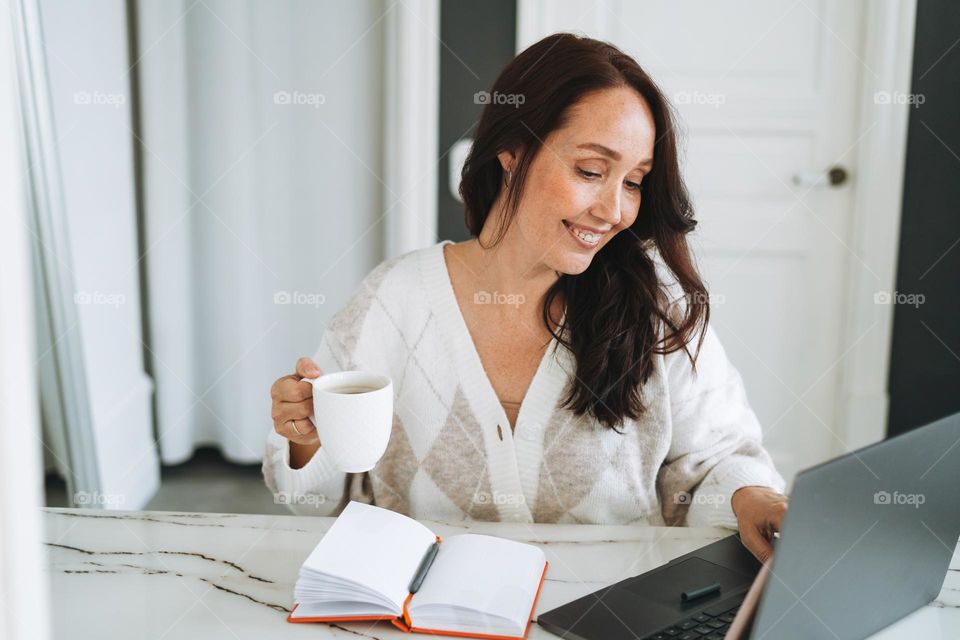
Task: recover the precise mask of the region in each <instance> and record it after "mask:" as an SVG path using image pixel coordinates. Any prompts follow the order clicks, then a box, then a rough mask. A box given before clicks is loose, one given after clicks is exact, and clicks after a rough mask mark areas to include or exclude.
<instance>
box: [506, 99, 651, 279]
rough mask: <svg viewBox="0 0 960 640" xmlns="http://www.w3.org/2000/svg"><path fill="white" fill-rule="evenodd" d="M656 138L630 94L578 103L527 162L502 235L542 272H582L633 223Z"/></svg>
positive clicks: (509, 162)
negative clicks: (511, 220)
mask: <svg viewBox="0 0 960 640" xmlns="http://www.w3.org/2000/svg"><path fill="white" fill-rule="evenodd" d="M655 137H656V130H655V127H654V122H653V114H652V113H651V111H650V108H649V107H648V106H647V103H646V101H645V100H644V99H643V98H642V97H641V96H640V94H638V93H637V92H636V91H634V90H633V89H631V88H626V87H622V88H617V89H607V90H604V91H600V92H596V93H593V94H590V95H588V96H586V97H584V98H583V99H582V100H580V102H578V103H577V104H576V105H574V106H573V107H572V108H571V110H570V114H569V121H568V123H567V125H566V126H565V127H564V128H562V129H558V130H556V131H554V132H553V133H552V134H550V136H549V137H548V138H547V139H546V140H545V141H544V144H543V145H542V147H541V149H540V150H539V152H538V153H537V155H536V157H535V158H534V160H533V162H532V163H531V165H530V169H529V173H528V176H527V184H526V187H525V188H524V195H523V198H522V199H521V201H520V205H519V208H518V211H517V217H516V219H515V220H514V224H515V228H511V229H510V230H509V231H508V235H509V234H514V235H515V236H517V238H516V239H517V240H519V241H520V242H522V243H523V244H524V245H525V247H524V252H525V253H526V252H527V251H529V252H530V253H528V254H527V255H533V256H535V257H539V259H538V260H537V262H539V263H541V264H542V265H544V266H546V267H548V268H549V269H551V270H553V271H556V272H560V273H564V274H570V275H576V274H578V273H582V272H583V271H585V270H586V269H587V267H589V266H590V261H591V260H593V256H594V255H595V254H596V253H597V252H598V251H600V250H601V249H602V248H603V247H604V245H606V244H607V243H608V242H610V240H611V239H612V238H613V236H615V235H616V234H618V233H620V232H622V231H623V230H624V229H626V228H628V227H629V226H630V225H632V224H633V222H634V220H636V218H637V214H638V212H639V210H640V197H641V194H640V188H639V185H640V181H641V180H642V179H643V177H644V176H645V175H646V174H647V173H649V171H650V169H651V168H652V165H653V143H654V140H655ZM499 159H500V162H501V164H502V165H503V166H504V167H505V168H512V167H513V166H514V159H513V158H512V157H511V154H510V153H508V152H503V153H501V154H500V158H499Z"/></svg>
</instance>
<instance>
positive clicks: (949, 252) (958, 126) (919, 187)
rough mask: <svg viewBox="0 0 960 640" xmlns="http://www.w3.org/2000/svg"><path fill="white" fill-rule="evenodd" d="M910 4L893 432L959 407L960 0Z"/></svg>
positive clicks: (889, 430)
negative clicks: (913, 101)
mask: <svg viewBox="0 0 960 640" xmlns="http://www.w3.org/2000/svg"><path fill="white" fill-rule="evenodd" d="M917 5H918V7H917V28H916V36H915V37H916V40H915V42H916V44H915V45H914V59H913V80H912V83H911V84H912V87H913V88H912V93H913V95H914V96H917V97H919V96H922V97H923V99H922V104H919V105H918V106H916V107H913V108H911V109H910V124H909V133H908V138H907V161H906V171H905V174H904V192H903V216H902V221H901V223H900V224H901V227H900V253H899V258H898V266H897V293H898V294H899V295H900V296H901V297H903V298H905V299H906V300H907V301H908V302H906V303H900V304H896V305H895V307H894V309H895V311H894V320H893V344H892V347H891V354H890V378H889V391H890V416H889V421H888V424H887V433H888V435H890V436H893V435H897V434H899V433H903V432H904V431H908V430H910V429H912V428H914V427H917V426H920V425H923V424H926V423H927V422H931V421H933V420H935V419H937V418H940V417H943V416H945V415H949V414H951V413H955V412H957V411H960V119H958V118H957V114H958V113H960V45H957V36H958V35H960V4H957V3H956V2H955V1H952V0H929V1H925V2H918V3H917ZM917 102H919V100H917ZM911 294H913V298H912V300H913V302H912V303H910V302H909V300H911V298H910V295H911ZM920 296H922V302H921V298H920Z"/></svg>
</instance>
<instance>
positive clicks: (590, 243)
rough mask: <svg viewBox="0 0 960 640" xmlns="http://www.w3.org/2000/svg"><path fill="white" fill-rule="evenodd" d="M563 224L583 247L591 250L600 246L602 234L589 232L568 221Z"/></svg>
mask: <svg viewBox="0 0 960 640" xmlns="http://www.w3.org/2000/svg"><path fill="white" fill-rule="evenodd" d="M562 222H563V226H565V227H566V228H567V231H568V232H570V235H571V236H573V237H574V238H575V239H576V240H577V241H578V242H579V243H580V244H581V245H582V246H584V247H588V248H589V247H595V246H597V245H598V244H600V238H602V237H603V234H602V233H594V232H591V231H587V230H585V229H583V228H581V227H578V226H576V225H574V224H572V223H570V222H568V221H566V220H562Z"/></svg>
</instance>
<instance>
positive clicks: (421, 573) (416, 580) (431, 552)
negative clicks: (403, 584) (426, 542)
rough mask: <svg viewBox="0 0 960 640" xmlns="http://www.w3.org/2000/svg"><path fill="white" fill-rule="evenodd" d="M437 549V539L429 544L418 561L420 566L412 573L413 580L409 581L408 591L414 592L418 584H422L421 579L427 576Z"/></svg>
mask: <svg viewBox="0 0 960 640" xmlns="http://www.w3.org/2000/svg"><path fill="white" fill-rule="evenodd" d="M438 551H440V541H439V540H437V541H436V542H434V543H433V544H432V545H430V548H429V549H427V552H426V553H425V554H424V556H423V560H421V561H420V566H419V567H418V568H417V572H416V573H415V574H413V580H411V581H410V588H409V591H410V593H416V592H417V591H419V590H420V585H422V584H423V579H424V578H426V577H427V571H429V570H430V566H431V565H432V564H433V560H434V558H436V557H437V552H438Z"/></svg>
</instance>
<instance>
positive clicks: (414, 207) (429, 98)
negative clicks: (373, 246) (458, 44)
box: [383, 0, 441, 258]
mask: <svg viewBox="0 0 960 640" xmlns="http://www.w3.org/2000/svg"><path fill="white" fill-rule="evenodd" d="M385 24H386V29H385V34H386V42H385V45H384V48H383V61H384V101H383V102H384V105H385V106H386V109H385V112H384V147H383V157H384V166H383V172H384V185H383V187H384V188H383V201H384V209H385V212H386V232H385V236H384V246H383V253H384V258H392V257H394V256H397V255H400V254H403V253H406V252H408V251H413V250H415V249H420V248H423V247H427V246H430V245H432V244H435V243H436V242H437V166H438V164H439V163H438V158H437V153H438V149H437V146H438V144H439V143H438V140H439V128H440V118H439V102H440V46H441V43H440V42H439V40H440V36H439V33H440V0H407V1H406V2H401V3H398V4H397V5H395V6H394V7H393V8H392V9H391V10H390V11H389V12H388V13H387V15H386V18H385Z"/></svg>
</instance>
